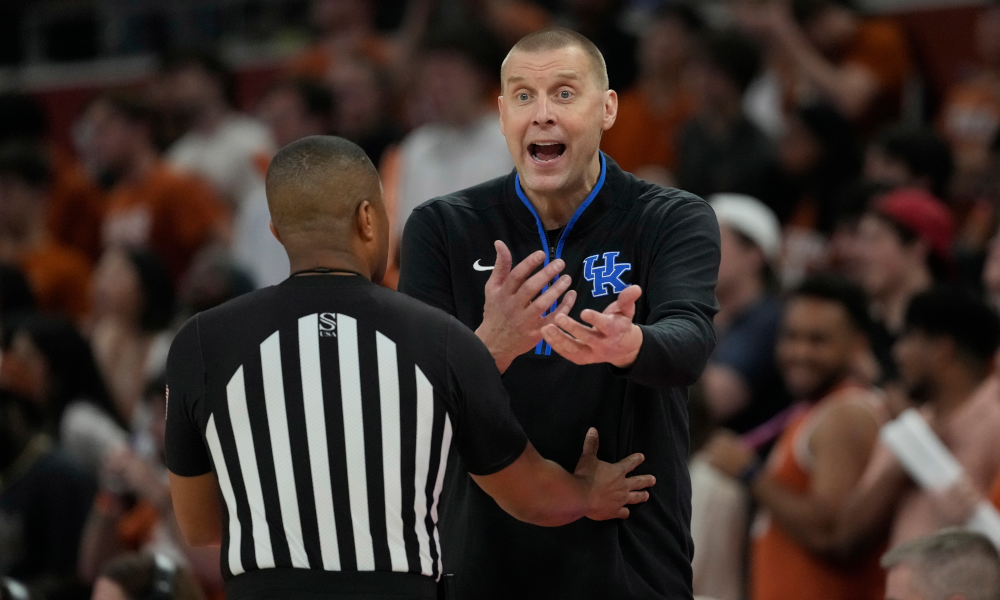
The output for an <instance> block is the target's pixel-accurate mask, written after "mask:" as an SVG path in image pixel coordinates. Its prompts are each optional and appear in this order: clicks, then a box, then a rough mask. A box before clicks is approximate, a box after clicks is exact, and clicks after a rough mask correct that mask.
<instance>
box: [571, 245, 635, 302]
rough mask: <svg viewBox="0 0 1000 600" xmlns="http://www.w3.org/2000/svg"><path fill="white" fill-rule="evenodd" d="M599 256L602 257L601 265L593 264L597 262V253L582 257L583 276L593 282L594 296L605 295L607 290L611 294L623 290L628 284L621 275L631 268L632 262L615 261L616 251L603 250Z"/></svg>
mask: <svg viewBox="0 0 1000 600" xmlns="http://www.w3.org/2000/svg"><path fill="white" fill-rule="evenodd" d="M600 256H602V257H603V258H604V264H603V265H601V266H595V265H594V263H595V262H597V257H598V255H597V254H595V255H593V256H588V257H587V258H585V259H583V278H584V279H585V280H587V281H590V282H592V283H593V284H594V290H593V294H594V297H595V298H598V297H600V296H607V295H608V293H609V292H610V293H613V294H620V293H622V292H624V291H625V288H627V287H628V284H627V283H625V282H624V281H622V275H624V274H625V272H626V271H631V270H632V263H624V262H623V263H619V262H615V259H616V258H617V257H618V252H605V253H604V254H603V255H600ZM609 288H610V289H609Z"/></svg>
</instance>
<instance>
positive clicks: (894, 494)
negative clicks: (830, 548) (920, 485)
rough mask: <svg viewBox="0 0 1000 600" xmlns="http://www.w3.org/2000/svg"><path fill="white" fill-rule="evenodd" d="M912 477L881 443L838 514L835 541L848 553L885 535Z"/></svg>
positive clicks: (841, 551)
mask: <svg viewBox="0 0 1000 600" xmlns="http://www.w3.org/2000/svg"><path fill="white" fill-rule="evenodd" d="M909 482H910V479H909V476H908V475H907V474H906V472H905V471H904V470H903V467H902V465H900V464H899V462H898V461H897V460H896V458H895V457H894V456H893V455H892V452H891V451H890V450H889V449H888V448H886V447H885V446H882V445H881V444H879V445H878V446H876V448H875V451H874V453H873V454H872V457H871V460H870V461H869V463H868V466H867V468H866V470H865V474H864V476H863V477H862V478H861V481H860V482H859V484H858V486H857V488H856V489H855V491H854V492H853V493H852V494H851V495H850V496H848V497H847V499H846V500H845V501H844V505H843V507H842V508H841V511H840V513H839V515H838V517H837V526H836V531H835V534H834V539H833V544H834V546H835V548H836V550H837V552H838V553H840V554H843V555H846V554H850V553H851V552H854V551H856V550H857V549H858V548H861V547H864V546H866V545H868V544H869V543H871V542H873V541H874V540H876V539H877V538H879V537H880V536H882V535H884V534H885V533H886V532H887V531H888V529H889V526H890V525H891V524H892V516H893V513H894V512H895V510H896V504H897V503H898V502H899V498H900V496H901V495H902V494H903V492H904V491H905V490H906V487H907V486H908V485H909Z"/></svg>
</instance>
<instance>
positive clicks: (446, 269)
mask: <svg viewBox="0 0 1000 600" xmlns="http://www.w3.org/2000/svg"><path fill="white" fill-rule="evenodd" d="M399 264H400V267H399V291H401V292H403V293H404V294H406V295H407V296H410V297H411V298H416V299H417V300H420V301H421V302H423V303H425V304H429V305H430V306H433V307H435V308H439V309H441V310H443V311H444V312H446V313H448V314H449V315H453V316H454V315H456V313H457V309H456V307H455V293H454V290H453V289H452V284H451V264H450V262H449V261H448V243H447V241H446V240H445V236H444V226H443V224H442V223H441V222H440V218H439V217H438V216H437V215H436V214H435V212H434V211H433V210H432V209H431V207H430V206H427V205H425V206H422V207H420V208H417V209H416V210H414V211H413V213H412V214H411V215H410V218H409V219H407V221H406V227H405V228H404V229H403V242H402V245H401V247H400V261H399Z"/></svg>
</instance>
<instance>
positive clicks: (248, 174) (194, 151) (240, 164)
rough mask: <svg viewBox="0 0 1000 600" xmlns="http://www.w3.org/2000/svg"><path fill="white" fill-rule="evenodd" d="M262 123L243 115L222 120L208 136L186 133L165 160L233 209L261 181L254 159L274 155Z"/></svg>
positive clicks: (272, 146) (196, 132)
mask: <svg viewBox="0 0 1000 600" xmlns="http://www.w3.org/2000/svg"><path fill="white" fill-rule="evenodd" d="M274 151H275V148H274V141H273V140H272V139H271V134H270V132H269V131H268V129H267V127H266V126H264V124H263V123H260V122H259V121H257V120H256V119H251V118H250V117H247V116H244V115H231V116H229V117H226V119H225V120H224V121H223V122H222V124H221V125H219V127H217V128H216V129H215V131H213V132H212V133H208V134H206V133H202V132H198V131H189V132H187V133H185V134H184V135H183V136H181V138H180V139H179V140H177V141H176V142H174V144H173V145H172V146H170V149H169V150H168V151H167V160H168V161H169V162H170V163H171V164H172V165H174V166H175V167H177V168H178V169H181V170H183V171H186V172H188V173H194V174H195V175H199V176H201V177H203V178H204V179H205V180H206V181H208V182H209V183H211V184H212V186H213V187H214V188H215V190H216V191H217V192H218V193H219V194H220V195H221V196H222V197H223V198H224V199H225V200H227V201H229V202H230V203H232V204H234V205H237V204H239V202H240V200H242V199H243V198H244V197H246V195H247V194H249V193H250V190H251V189H252V188H253V187H254V186H255V185H257V184H258V183H259V182H260V181H261V179H262V177H261V173H260V171H259V170H258V168H257V165H256V164H255V158H257V157H259V156H268V157H269V156H270V155H272V154H273V153H274Z"/></svg>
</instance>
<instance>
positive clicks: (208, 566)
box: [78, 377, 222, 590]
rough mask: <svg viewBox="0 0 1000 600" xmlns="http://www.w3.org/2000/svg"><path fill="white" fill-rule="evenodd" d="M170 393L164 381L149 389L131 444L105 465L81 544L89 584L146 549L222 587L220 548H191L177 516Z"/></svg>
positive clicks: (84, 574)
mask: <svg viewBox="0 0 1000 600" xmlns="http://www.w3.org/2000/svg"><path fill="white" fill-rule="evenodd" d="M165 389H166V379H165V378H164V377H160V378H158V379H157V380H155V381H153V382H152V383H151V384H150V385H149V386H148V387H147V389H146V392H145V396H144V398H143V401H142V403H141V405H140V410H141V412H142V413H143V416H142V418H141V419H137V421H141V425H140V426H139V428H138V429H137V430H136V432H135V435H134V436H133V442H132V444H131V446H126V447H122V448H119V449H118V451H117V452H115V453H113V454H111V455H110V456H108V457H107V460H105V461H104V464H103V465H102V473H101V480H100V490H99V492H98V494H97V497H96V498H95V500H94V504H93V507H92V508H91V511H90V516H89V517H88V518H87V523H86V526H85V527H84V530H83V536H82V539H81V542H80V562H79V567H78V571H79V574H80V577H81V578H82V579H83V580H84V581H86V582H94V580H95V579H97V585H98V586H100V585H101V578H102V577H104V575H102V574H101V573H102V571H103V572H104V573H106V572H107V571H106V569H107V568H108V567H107V566H105V565H109V564H111V563H114V562H116V561H118V560H122V559H123V557H125V556H130V554H129V553H130V552H135V551H140V550H141V551H145V552H155V553H159V554H163V555H165V556H167V557H170V558H171V560H173V561H176V562H178V563H179V564H180V566H182V567H190V569H191V574H190V575H189V577H191V576H193V577H194V578H196V579H197V580H198V581H200V582H201V583H202V584H204V585H205V587H206V588H207V589H211V590H220V589H221V586H222V575H221V572H220V569H219V551H218V549H201V550H198V549H194V548H191V547H190V546H188V545H187V543H186V542H185V541H184V538H183V534H182V533H181V531H180V529H179V527H178V525H177V521H176V519H175V517H174V509H173V503H172V502H171V499H170V488H169V486H168V483H167V468H166V464H165V462H164V445H163V444H164V438H165V432H166V402H167V401H166V395H165V393H164V392H165ZM192 583H194V581H192Z"/></svg>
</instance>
